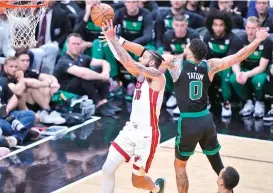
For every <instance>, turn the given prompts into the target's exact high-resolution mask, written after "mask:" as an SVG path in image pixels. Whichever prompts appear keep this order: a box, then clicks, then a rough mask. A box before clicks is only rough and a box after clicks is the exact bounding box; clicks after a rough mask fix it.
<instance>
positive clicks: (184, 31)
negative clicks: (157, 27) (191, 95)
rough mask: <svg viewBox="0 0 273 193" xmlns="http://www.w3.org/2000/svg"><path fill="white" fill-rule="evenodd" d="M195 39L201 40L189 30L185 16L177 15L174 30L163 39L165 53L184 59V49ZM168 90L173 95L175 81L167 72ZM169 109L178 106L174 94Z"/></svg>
mask: <svg viewBox="0 0 273 193" xmlns="http://www.w3.org/2000/svg"><path fill="white" fill-rule="evenodd" d="M194 38H199V34H198V33H197V32H196V31H195V30H194V29H191V28H188V20H187V19H186V17H185V16H184V15H175V16H174V17H173V29H171V30H168V31H167V32H166V33H165V34H164V37H163V48H164V53H169V54H172V55H175V56H177V57H182V54H183V51H184V48H185V47H186V45H187V44H188V43H189V42H190V40H192V39H194ZM165 74H166V81H167V84H166V89H167V91H168V92H170V93H173V81H172V77H171V76H170V74H169V71H166V73H165ZM166 106H167V107H168V108H172V107H175V106H176V99H175V97H174V94H172V95H171V97H170V98H169V100H168V101H167V103H166ZM173 113H175V114H179V113H180V112H179V109H178V107H177V108H175V110H174V111H173Z"/></svg>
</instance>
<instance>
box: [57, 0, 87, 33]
mask: <svg viewBox="0 0 273 193" xmlns="http://www.w3.org/2000/svg"><path fill="white" fill-rule="evenodd" d="M57 3H59V6H60V8H61V9H63V10H64V11H65V12H66V15H67V17H68V18H69V21H70V23H71V26H72V29H74V26H75V24H76V21H77V17H78V14H79V13H80V12H81V11H82V10H81V8H80V7H79V5H78V4H77V2H75V1H71V0H61V1H60V2H57Z"/></svg>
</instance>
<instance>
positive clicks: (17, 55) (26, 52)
mask: <svg viewBox="0 0 273 193" xmlns="http://www.w3.org/2000/svg"><path fill="white" fill-rule="evenodd" d="M25 54H26V55H28V56H29V54H28V50H27V49H23V50H18V51H16V53H15V57H16V58H19V57H20V56H21V55H25Z"/></svg>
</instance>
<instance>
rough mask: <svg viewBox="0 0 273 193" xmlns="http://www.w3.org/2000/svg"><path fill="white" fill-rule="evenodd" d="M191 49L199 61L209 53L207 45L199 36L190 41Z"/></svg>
mask: <svg viewBox="0 0 273 193" xmlns="http://www.w3.org/2000/svg"><path fill="white" fill-rule="evenodd" d="M189 49H190V50H191V52H192V54H193V56H194V58H195V59H196V60H198V61H200V60H203V59H204V58H205V57H206V55H207V53H208V47H207V45H206V44H205V42H203V41H202V40H201V39H199V38H194V39H192V40H191V41H190V45H189Z"/></svg>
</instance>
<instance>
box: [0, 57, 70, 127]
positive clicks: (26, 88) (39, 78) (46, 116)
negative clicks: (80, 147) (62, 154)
mask: <svg viewBox="0 0 273 193" xmlns="http://www.w3.org/2000/svg"><path fill="white" fill-rule="evenodd" d="M17 56H18V60H17V58H9V59H7V60H6V62H5V64H4V70H3V72H2V74H1V76H2V77H5V78H7V80H8V82H9V88H10V89H11V90H12V91H13V93H14V94H15V95H16V96H17V97H18V108H19V109H21V110H27V109H28V107H27V106H32V105H34V104H37V105H39V107H40V108H42V111H41V112H40V114H39V116H40V122H42V123H47V124H63V123H65V119H64V118H62V117H61V115H60V114H59V113H57V112H56V111H53V110H52V109H51V108H50V106H49V103H50V99H51V96H52V94H53V93H54V92H56V91H57V90H58V88H59V84H58V81H57V79H56V78H55V77H53V76H52V75H47V74H40V73H38V72H37V71H35V70H29V69H28V67H29V55H28V54H27V52H20V53H17Z"/></svg>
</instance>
